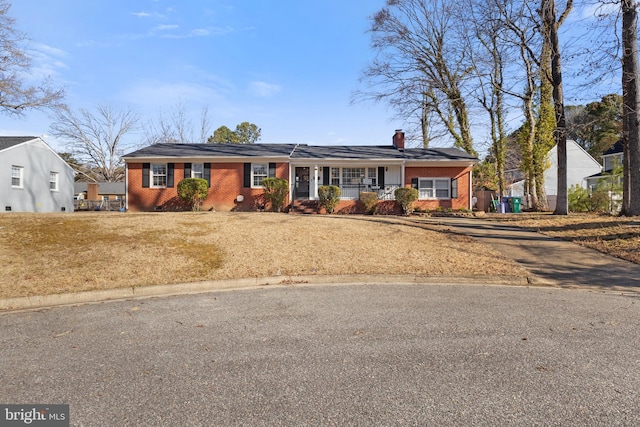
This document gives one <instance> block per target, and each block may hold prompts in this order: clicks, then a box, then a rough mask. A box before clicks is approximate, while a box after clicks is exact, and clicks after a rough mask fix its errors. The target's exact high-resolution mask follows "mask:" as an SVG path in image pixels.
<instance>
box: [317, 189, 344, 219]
mask: <svg viewBox="0 0 640 427" xmlns="http://www.w3.org/2000/svg"><path fill="white" fill-rule="evenodd" d="M341 194H342V191H340V187H337V186H335V185H323V186H320V188H318V199H319V200H318V204H319V205H320V207H321V208H324V209H325V210H326V211H327V213H329V214H331V213H333V212H334V211H335V209H336V206H338V203H340V195H341Z"/></svg>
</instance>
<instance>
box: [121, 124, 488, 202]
mask: <svg viewBox="0 0 640 427" xmlns="http://www.w3.org/2000/svg"><path fill="white" fill-rule="evenodd" d="M123 158H124V160H125V163H126V172H127V179H126V184H127V189H126V193H127V194H126V202H127V208H128V209H129V210H132V211H152V210H174V209H175V210H177V209H183V208H184V205H183V204H182V203H181V202H180V200H179V198H178V196H177V189H176V186H177V184H178V182H179V181H180V180H182V179H183V178H185V177H187V178H189V177H194V178H195V177H199V178H204V179H206V180H207V182H208V183H209V195H208V197H207V198H206V200H205V201H204V202H203V206H202V207H203V209H215V210H220V211H231V210H238V211H251V210H259V209H262V208H264V202H263V201H262V195H263V189H262V187H261V183H262V179H264V178H266V177H272V176H275V177H279V178H284V179H286V180H287V181H289V183H291V184H290V192H289V196H288V200H287V202H286V204H290V203H291V201H294V203H295V204H298V202H300V203H302V204H305V203H307V204H308V203H309V201H315V200H317V199H318V188H319V187H320V186H322V185H336V186H338V187H340V189H341V191H342V200H341V203H340V205H339V206H338V208H337V212H361V211H362V206H361V204H360V203H359V200H358V199H359V195H360V193H361V192H363V191H373V192H377V193H378V197H379V199H380V202H379V203H380V205H381V207H383V206H386V208H384V209H382V210H383V211H387V212H390V211H393V212H398V207H397V206H396V204H395V202H393V200H394V190H395V189H396V188H398V187H411V186H413V187H415V188H418V190H419V192H420V199H419V200H418V202H416V206H418V207H420V208H423V209H430V210H435V209H437V208H442V209H448V208H451V209H454V210H458V209H471V188H472V186H471V169H472V167H473V165H474V164H475V163H476V162H477V158H476V157H474V156H471V155H469V154H467V153H466V152H464V151H462V150H460V149H457V148H429V149H423V148H407V149H405V148H404V133H403V132H401V131H396V133H395V135H394V136H393V144H390V145H388V146H312V145H306V144H247V145H244V144H155V145H151V146H149V147H146V148H143V149H140V150H138V151H135V152H133V153H130V154H127V155H125V156H124V157H123Z"/></svg>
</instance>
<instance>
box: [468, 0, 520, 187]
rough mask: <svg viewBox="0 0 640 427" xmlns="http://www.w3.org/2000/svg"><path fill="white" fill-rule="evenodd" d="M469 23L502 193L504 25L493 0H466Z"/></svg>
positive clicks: (480, 96)
mask: <svg viewBox="0 0 640 427" xmlns="http://www.w3.org/2000/svg"><path fill="white" fill-rule="evenodd" d="M464 11H465V15H466V19H464V18H463V17H460V18H461V20H462V21H463V22H466V23H467V24H468V25H469V29H468V32H467V37H466V42H467V43H468V44H469V49H468V51H469V54H470V59H471V61H470V62H471V67H472V68H473V70H474V73H475V77H476V79H477V86H476V88H475V90H474V92H473V93H474V96H475V98H476V99H477V101H478V102H479V104H480V105H481V106H482V108H483V109H484V110H485V111H486V113H487V115H488V116H489V125H490V138H491V147H490V152H491V155H492V159H493V161H494V163H495V175H496V176H495V181H496V183H497V185H498V191H499V194H501V195H503V194H505V190H506V188H505V187H506V183H505V162H506V151H507V150H506V140H507V135H506V130H505V99H504V98H505V91H504V85H505V76H504V72H505V67H506V63H507V62H508V59H509V58H508V55H509V53H508V49H507V47H506V45H505V43H504V42H503V41H502V40H501V39H502V38H503V37H504V33H505V32H506V26H505V25H504V23H503V21H502V20H501V19H500V9H499V8H498V7H496V3H494V2H491V1H489V2H487V1H486V0H484V1H483V0H479V1H477V0H469V1H468V3H467V7H465V8H464Z"/></svg>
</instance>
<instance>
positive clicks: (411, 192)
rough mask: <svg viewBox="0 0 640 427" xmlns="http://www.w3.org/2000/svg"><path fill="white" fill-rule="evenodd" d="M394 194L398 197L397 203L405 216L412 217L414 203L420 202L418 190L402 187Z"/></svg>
mask: <svg viewBox="0 0 640 427" xmlns="http://www.w3.org/2000/svg"><path fill="white" fill-rule="evenodd" d="M393 194H394V195H395V196H396V202H398V203H399V204H400V207H401V208H402V213H404V214H405V215H411V214H412V213H413V203H414V202H415V201H416V200H418V196H419V193H418V189H417V188H411V187H400V188H396V190H395V191H394V192H393Z"/></svg>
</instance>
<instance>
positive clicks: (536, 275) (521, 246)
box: [421, 217, 640, 292]
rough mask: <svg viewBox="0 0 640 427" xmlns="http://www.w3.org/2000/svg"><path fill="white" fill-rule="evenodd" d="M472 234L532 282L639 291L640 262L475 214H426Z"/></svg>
mask: <svg viewBox="0 0 640 427" xmlns="http://www.w3.org/2000/svg"><path fill="white" fill-rule="evenodd" d="M421 221H422V222H429V223H432V224H439V225H443V226H446V227H450V228H451V229H452V230H454V231H455V232H458V233H463V234H466V235H468V236H471V237H474V238H476V239H478V240H480V241H481V242H482V243H485V244H487V245H489V246H491V247H493V248H494V249H496V250H497V251H499V252H501V253H502V254H503V255H504V256H506V257H507V258H510V259H513V260H514V261H516V262H517V263H519V264H520V265H522V266H523V267H524V268H526V269H527V270H529V271H530V272H531V275H530V276H529V277H530V279H531V280H530V282H531V283H532V284H553V285H556V286H563V287H588V288H590V289H609V290H620V291H633V292H640V265H638V264H634V263H632V262H629V261H624V260H621V259H618V258H614V257H612V256H609V255H604V254H602V253H601V252H598V251H596V250H593V249H590V248H586V247H583V246H580V245H577V244H575V243H571V242H568V241H566V240H561V239H556V238H554V237H549V236H545V235H544V234H540V233H536V232H533V231H527V230H524V229H522V228H520V227H517V226H512V225H509V224H505V223H500V222H496V221H486V220H482V219H477V218H454V217H451V218H447V217H443V218H438V217H432V218H425V219H422V220H421Z"/></svg>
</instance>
